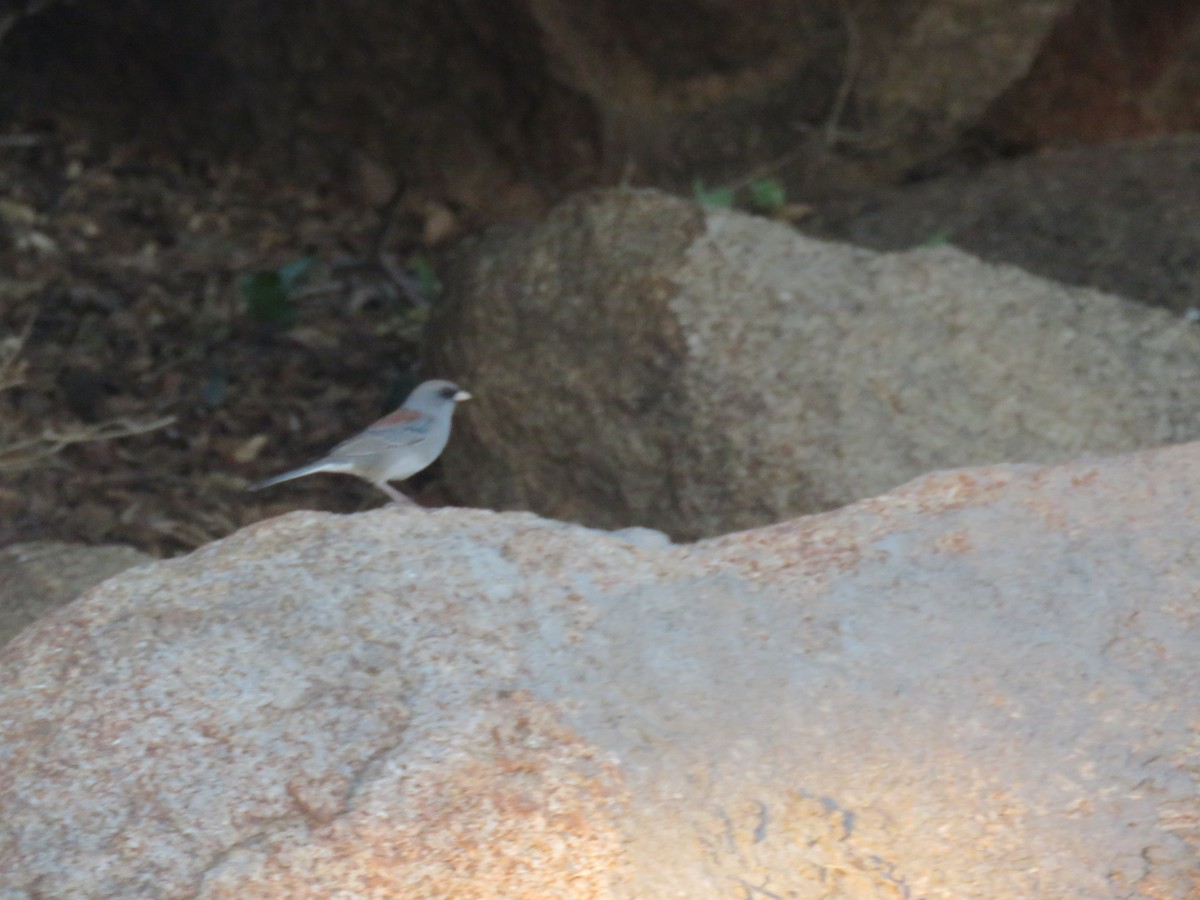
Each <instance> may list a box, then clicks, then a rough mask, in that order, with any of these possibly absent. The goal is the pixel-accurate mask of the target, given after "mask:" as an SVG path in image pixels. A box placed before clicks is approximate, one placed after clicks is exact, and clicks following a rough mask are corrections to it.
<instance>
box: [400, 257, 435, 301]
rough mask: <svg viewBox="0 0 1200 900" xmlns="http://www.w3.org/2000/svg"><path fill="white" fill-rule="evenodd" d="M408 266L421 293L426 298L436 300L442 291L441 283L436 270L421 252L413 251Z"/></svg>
mask: <svg viewBox="0 0 1200 900" xmlns="http://www.w3.org/2000/svg"><path fill="white" fill-rule="evenodd" d="M408 267H409V268H410V269H412V273H413V276H414V277H415V278H416V279H417V284H418V285H419V286H420V288H421V295H422V296H423V297H424V298H425V299H426V300H436V299H437V298H438V297H439V296H440V295H441V293H442V283H441V281H439V280H438V277H437V272H435V271H434V269H433V265H432V264H431V263H430V262H429V259H428V258H427V257H426V256H425V254H423V253H414V254H413V255H412V256H410V257H409V259H408Z"/></svg>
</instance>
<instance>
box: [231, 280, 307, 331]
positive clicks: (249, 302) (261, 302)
mask: <svg viewBox="0 0 1200 900" xmlns="http://www.w3.org/2000/svg"><path fill="white" fill-rule="evenodd" d="M238 287H239V289H240V290H241V292H242V299H244V300H245V301H246V311H247V312H248V313H249V314H250V317H251V318H253V319H257V320H258V321H260V322H269V323H271V324H273V325H284V326H287V325H292V324H294V323H295V321H296V305H295V304H294V303H293V302H292V300H291V297H289V296H288V291H287V289H286V288H285V287H284V283H283V278H282V276H280V274H279V273H278V272H276V271H272V270H269V269H264V270H261V271H258V272H248V273H247V274H245V275H243V276H242V277H241V279H240V280H239V282H238Z"/></svg>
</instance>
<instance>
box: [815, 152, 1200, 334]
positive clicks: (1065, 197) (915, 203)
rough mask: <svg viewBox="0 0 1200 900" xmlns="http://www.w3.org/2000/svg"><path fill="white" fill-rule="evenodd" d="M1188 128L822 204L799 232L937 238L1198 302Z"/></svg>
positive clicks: (1197, 180) (1199, 245)
mask: <svg viewBox="0 0 1200 900" xmlns="http://www.w3.org/2000/svg"><path fill="white" fill-rule="evenodd" d="M1198 159H1200V136H1197V135H1188V136H1183V137H1175V138H1164V139H1155V140H1141V141H1123V142H1114V143H1111V144H1104V145H1101V146H1091V147H1074V148H1071V149H1069V150H1058V151H1054V152H1047V153H1041V154H1037V155H1033V156H1026V157H1023V158H1022V159H1018V160H1012V161H1006V162H998V163H995V164H993V165H990V166H988V167H986V168H984V169H980V170H976V171H972V172H967V173H962V174H957V175H952V176H945V177H941V178H934V179H930V180H928V181H922V182H919V183H916V184H910V185H905V186H903V187H895V188H887V189H883V190H872V191H866V192H863V193H860V194H856V195H855V196H853V197H847V198H844V199H841V200H838V201H836V202H831V203H826V204H822V205H820V206H819V207H818V209H817V212H816V215H814V216H812V217H810V218H808V219H805V220H804V222H803V225H802V227H803V229H804V230H805V231H806V232H808V233H810V234H814V235H815V236H817V237H824V238H832V239H834V240H844V241H851V242H852V243H855V244H861V245H863V246H866V247H870V248H871V249H873V250H906V249H908V248H910V247H916V246H921V245H925V244H929V243H931V242H943V243H944V242H949V243H951V244H953V245H954V246H956V247H959V248H960V249H963V250H966V251H968V252H969V253H972V254H974V255H976V256H978V257H980V258H981V259H984V260H987V261H988V262H998V263H1010V264H1012V265H1017V266H1020V267H1021V268H1022V269H1026V270H1028V271H1030V272H1034V273H1036V274H1038V275H1042V276H1044V277H1046V278H1053V279H1055V280H1057V281H1065V282H1067V283H1069V284H1077V285H1083V286H1085V287H1093V288H1099V289H1100V290H1104V291H1110V292H1112V293H1114V294H1120V295H1121V296H1122V297H1128V298H1129V299H1131V300H1140V301H1142V302H1143V303H1150V304H1153V305H1155V306H1162V307H1165V308H1167V309H1170V310H1174V311H1175V312H1180V313H1181V312H1185V311H1187V310H1190V309H1195V308H1198V307H1200V266H1198V265H1197V264H1196V261H1197V260H1200V165H1197V160H1198Z"/></svg>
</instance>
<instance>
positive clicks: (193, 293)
mask: <svg viewBox="0 0 1200 900" xmlns="http://www.w3.org/2000/svg"><path fill="white" fill-rule="evenodd" d="M434 218H435V219H437V220H438V221H436V222H431V220H430V218H429V217H428V216H424V215H422V214H419V213H415V212H413V211H412V210H410V209H407V208H405V207H404V205H403V204H401V203H395V204H385V205H383V206H382V207H381V208H378V209H369V208H364V207H363V205H362V204H361V202H355V201H352V200H351V199H349V198H348V197H345V196H338V195H337V194H336V192H334V191H324V192H319V191H315V190H314V191H305V190H303V189H298V188H296V187H295V186H289V185H280V184H272V183H270V182H269V181H267V180H266V179H264V178H263V176H262V173H256V172H251V171H245V170H242V169H239V168H238V167H237V166H236V165H221V166H217V165H213V164H211V163H207V162H204V161H198V160H178V159H165V158H156V157H154V156H152V155H150V154H147V153H145V152H142V151H140V150H138V149H137V148H135V147H98V146H93V145H92V144H91V143H90V142H89V141H88V140H87V139H86V138H83V137H81V136H78V135H72V134H69V133H66V131H65V129H64V128H63V127H62V126H61V125H60V126H58V127H57V128H47V127H41V128H34V127H27V128H17V129H10V130H9V132H8V133H6V134H3V135H0V545H6V544H11V543H14V542H18V541H26V540H33V539H42V538H54V539H60V540H75V541H83V542H87V543H103V542H120V543H125V544H131V545H133V546H135V547H138V548H140V549H143V550H146V551H148V552H151V553H154V554H156V555H159V556H170V555H177V554H179V553H182V552H186V551H188V550H190V549H192V548H194V547H197V546H199V545H201V544H204V543H206V542H208V541H211V540H213V539H215V538H219V537H222V536H224V535H226V534H229V533H230V532H231V531H233V530H234V529H236V528H239V527H241V526H244V525H247V524H249V523H251V522H255V521H257V520H259V519H262V518H265V517H267V516H271V515H277V514H280V513H283V512H286V511H289V510H292V509H300V508H310V509H320V510H328V511H335V512H350V511H356V510H362V509H367V508H370V507H373V506H378V505H380V504H382V503H383V502H385V500H386V498H385V497H383V495H382V494H380V493H379V492H378V491H377V490H375V489H374V488H372V487H370V486H368V485H365V484H362V483H359V482H357V481H356V480H355V479H352V478H348V477H344V476H335V475H319V476H313V477H309V478H304V479H300V480H298V481H295V482H291V483H288V484H286V485H280V486H278V487H274V488H271V489H269V490H266V491H263V492H261V493H251V492H248V491H247V490H246V487H247V486H248V484H250V483H252V482H253V481H255V480H256V479H258V478H261V477H263V476H266V475H268V474H272V473H275V472H278V471H281V470H283V469H287V468H291V467H294V466H297V465H300V464H302V463H304V462H306V461H308V460H309V459H311V458H313V457H316V456H319V455H320V454H321V453H323V452H324V451H326V450H327V449H329V448H330V447H331V446H332V445H333V444H335V443H337V441H339V440H341V439H343V438H345V437H348V436H349V435H351V434H353V433H354V432H356V431H358V430H359V429H361V428H362V427H364V426H365V425H367V424H368V423H370V422H371V421H372V420H373V419H375V418H376V417H377V416H379V415H380V414H382V413H383V412H385V411H387V410H389V409H391V408H394V407H395V406H396V405H398V403H399V402H400V401H401V400H402V399H403V396H404V395H405V393H406V392H407V390H408V388H409V387H411V386H412V384H414V383H415V381H416V380H417V375H416V373H415V371H414V366H415V360H416V355H417V345H418V341H419V338H420V332H421V322H422V321H423V319H424V310H423V309H422V306H421V303H420V302H419V301H420V299H421V298H422V297H423V296H424V295H425V294H428V293H431V292H433V291H434V290H435V289H434V288H433V287H432V286H431V284H430V282H429V281H428V279H426V280H425V281H424V282H423V284H424V289H422V282H421V281H420V280H419V279H417V278H415V277H413V276H412V271H413V266H414V265H415V266H417V267H418V269H419V268H421V267H422V266H423V263H422V260H423V261H424V263H428V264H429V265H431V266H432V268H433V270H435V271H436V268H437V266H438V264H439V262H440V259H439V256H438V253H437V250H436V247H437V246H445V245H446V243H447V242H448V239H449V238H450V237H452V236H453V235H454V233H455V232H456V230H460V229H461V228H462V227H463V223H461V222H458V221H455V220H454V217H453V215H452V214H449V213H448V211H446V210H444V209H443V210H441V211H440V212H439V213H438V215H436V216H434ZM300 270H305V275H306V277H305V278H304V279H303V280H302V281H298V282H297V283H295V284H293V283H292V282H290V281H288V278H289V277H290V276H291V275H292V274H294V273H296V272H298V271H300ZM281 275H282V278H281V277H280V276H281ZM246 279H251V280H250V281H249V282H247V281H246ZM282 286H286V289H283V287H282ZM426 299H427V298H426ZM281 304H282V305H281ZM289 319H290V321H289ZM410 492H415V494H416V496H417V497H418V498H419V499H420V500H421V502H423V503H426V504H436V503H437V502H439V499H438V490H437V478H436V467H435V469H434V470H432V471H431V474H430V476H429V477H425V478H424V479H421V478H420V477H419V478H418V479H417V480H416V484H415V485H414V486H413V489H412V490H411V491H410Z"/></svg>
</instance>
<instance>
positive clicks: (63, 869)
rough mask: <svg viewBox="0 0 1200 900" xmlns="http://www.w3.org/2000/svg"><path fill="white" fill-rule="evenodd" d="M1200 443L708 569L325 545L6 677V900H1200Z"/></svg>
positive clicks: (767, 549)
mask: <svg viewBox="0 0 1200 900" xmlns="http://www.w3.org/2000/svg"><path fill="white" fill-rule="evenodd" d="M1198 497H1200V446H1198V445H1191V446H1186V447H1180V448H1175V449H1170V450H1163V451H1157V452H1151V453H1144V454H1141V455H1138V456H1135V457H1130V458H1125V459H1117V460H1110V461H1103V462H1084V463H1077V464H1072V465H1068V466H1064V467H1061V468H1050V469H1039V468H1033V467H1000V468H994V469H988V470H980V471H960V472H951V473H946V474H940V475H934V476H930V477H927V478H924V479H922V480H921V481H919V482H916V483H914V484H912V485H910V486H908V487H906V488H905V489H903V490H901V491H898V492H896V493H895V494H893V495H890V496H887V497H882V498H879V499H876V500H871V501H865V502H863V503H860V504H858V505H857V506H855V507H851V508H849V509H846V510H843V511H841V512H838V513H834V514H827V515H823V516H819V517H814V518H811V519H806V520H800V521H796V522H791V523H788V524H784V525H779V526H776V527H773V528H769V529H764V530H760V531H753V532H747V533H742V534H735V535H731V536H728V537H723V538H719V539H714V540H710V541H707V542H704V543H700V544H697V545H694V546H670V545H663V544H662V543H661V542H655V541H654V540H652V539H650V538H651V537H652V536H648V535H645V534H635V535H632V536H630V537H628V538H622V537H619V536H612V535H605V534H599V533H595V532H591V531H587V530H584V529H582V528H578V527H574V526H568V525H562V524H555V523H551V522H546V521H541V520H538V519H536V518H534V517H533V516H530V515H527V514H522V515H497V514H494V513H488V512H478V511H466V510H461V511H449V510H446V511H440V512H437V513H431V514H427V513H422V512H409V511H407V510H402V509H399V508H395V507H392V508H388V509H384V510H380V511H376V512H372V513H367V514H362V515H358V516H352V517H338V516H331V515H321V514H316V513H296V514H292V515H289V516H287V517H284V518H281V519H276V520H272V521H269V522H265V523H261V524H260V525H258V526H255V527H253V528H250V529H247V530H245V531H242V532H239V533H238V534H236V535H235V536H233V537H231V538H229V539H227V540H225V541H222V542H220V543H217V544H214V545H211V546H209V547H207V548H204V549H202V550H200V551H198V552H196V553H194V554H192V555H191V556H189V557H186V558H183V559H179V560H172V561H170V562H165V563H160V564H156V565H152V566H147V567H142V568H140V569H137V570H135V571H133V572H129V573H126V574H124V575H122V576H119V577H118V578H117V579H114V580H111V581H108V582H106V583H105V584H104V585H102V586H101V587H99V588H97V589H95V590H93V591H92V592H91V593H90V594H88V595H87V596H86V597H85V598H83V599H81V600H79V601H77V602H76V603H74V604H72V605H70V606H68V607H65V608H64V609H61V610H59V611H58V612H56V613H53V614H52V615H50V616H49V617H47V618H44V619H42V620H40V621H39V622H38V623H35V624H34V625H33V626H32V627H30V628H29V629H27V630H26V631H25V632H24V633H23V634H22V635H20V636H19V637H18V638H17V639H16V640H15V641H13V642H12V643H10V644H9V645H8V646H7V647H6V648H4V649H3V650H0V729H2V735H3V739H2V741H0V822H3V828H0V895H3V896H4V897H6V898H14V900H15V898H22V897H24V898H34V897H80V898H87V897H97V898H111V897H121V898H134V897H209V898H215V897H229V898H235V897H236V898H257V897H332V896H355V897H364V898H366V897H379V898H385V897H386V898H391V897H405V898H421V897H455V898H472V897H568V898H574V897H580V898H582V897H588V898H596V897H614V898H651V897H689V898H709V897H712V898H718V897H731V896H764V897H769V896H774V897H795V898H808V897H813V898H816V897H830V896H836V897H881V898H883V897H931V898H933V897H947V898H949V897H1004V898H1009V897H1012V898H1016V897H1022V898H1024V897H1038V898H1042V900H1057V898H1079V897H1087V898H1133V897H1144V898H1151V897H1153V898H1180V900H1183V898H1188V897H1195V896H1197V895H1198V892H1200V795H1198V789H1197V779H1198V777H1200V743H1198V742H1197V733H1198V729H1200V714H1198V710H1200V613H1198V611H1197V607H1196V600H1195V598H1196V597H1197V596H1200V567H1198V566H1197V551H1196V548H1197V546H1200V520H1198V519H1197V517H1196V515H1195V505H1196V502H1197V498H1198Z"/></svg>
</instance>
